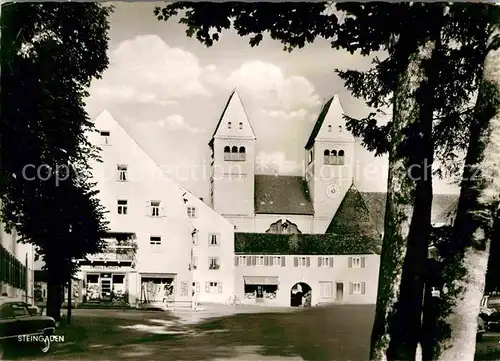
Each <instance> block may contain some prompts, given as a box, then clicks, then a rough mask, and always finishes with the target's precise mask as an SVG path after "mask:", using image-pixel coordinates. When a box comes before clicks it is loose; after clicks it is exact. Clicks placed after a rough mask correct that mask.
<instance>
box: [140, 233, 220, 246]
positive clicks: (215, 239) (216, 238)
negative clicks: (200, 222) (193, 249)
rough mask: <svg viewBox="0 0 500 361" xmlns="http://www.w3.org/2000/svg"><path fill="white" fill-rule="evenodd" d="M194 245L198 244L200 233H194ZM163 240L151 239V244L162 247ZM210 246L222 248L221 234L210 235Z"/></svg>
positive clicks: (154, 237)
mask: <svg viewBox="0 0 500 361" xmlns="http://www.w3.org/2000/svg"><path fill="white" fill-rule="evenodd" d="M192 239H193V244H194V245H197V244H198V231H195V232H193V233H192ZM161 240H162V238H161V237H160V236H151V237H149V244H151V245H154V246H158V245H161ZM208 245H209V246H220V234H219V233H209V234H208Z"/></svg>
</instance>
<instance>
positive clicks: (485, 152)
mask: <svg viewBox="0 0 500 361" xmlns="http://www.w3.org/2000/svg"><path fill="white" fill-rule="evenodd" d="M496 24H497V25H496V26H493V28H492V33H491V36H490V39H489V42H488V43H489V51H488V53H487V56H486V59H485V62H484V73H483V81H482V84H481V86H480V89H479V94H478V99H477V102H476V108H475V115H474V119H473V122H472V125H471V132H470V142H469V148H468V150H467V155H466V162H465V164H466V165H465V169H464V173H463V179H462V185H461V190H460V199H459V205H458V211H457V216H456V220H455V224H454V229H453V234H452V237H453V238H452V241H453V243H452V246H453V254H452V256H451V257H449V258H448V259H445V261H444V262H445V264H444V272H443V274H444V278H445V281H446V282H447V287H448V292H447V294H446V295H445V297H444V298H443V301H442V311H441V316H440V320H439V321H440V330H442V331H443V332H442V334H440V335H439V336H440V339H439V342H438V345H437V347H436V358H438V359H442V360H473V359H474V354H475V349H476V331H477V316H478V314H479V307H480V305H479V304H480V301H481V298H482V295H483V292H484V286H485V277H486V267H487V263H488V256H489V248H490V241H491V235H492V233H493V224H494V221H495V219H496V217H497V215H498V214H497V212H498V198H499V195H500V161H499V160H500V159H499V157H500V50H499V49H498V41H499V40H500V27H499V26H498V22H497V23H496ZM494 39H496V40H495V41H496V42H497V43H496V48H495V47H494V46H492V45H493V40H494Z"/></svg>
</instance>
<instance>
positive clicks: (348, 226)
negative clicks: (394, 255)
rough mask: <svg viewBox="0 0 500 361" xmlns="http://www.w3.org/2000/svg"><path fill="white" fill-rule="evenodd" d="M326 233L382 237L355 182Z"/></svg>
mask: <svg viewBox="0 0 500 361" xmlns="http://www.w3.org/2000/svg"><path fill="white" fill-rule="evenodd" d="M325 233H336V234H356V235H360V236H366V237H371V238H374V239H380V236H381V234H380V233H379V232H378V231H377V227H376V224H375V222H374V221H373V219H372V217H371V214H370V210H369V208H368V206H367V205H366V203H365V201H364V199H363V197H362V196H361V194H360V192H359V191H358V190H357V189H356V187H355V186H354V184H353V185H352V186H351V188H350V189H349V190H348V191H347V193H346V195H345V197H344V199H343V200H342V203H341V204H340V206H339V209H338V210H337V212H336V213H335V216H334V217H333V219H332V221H331V223H330V225H329V226H328V229H327V230H326V232H325Z"/></svg>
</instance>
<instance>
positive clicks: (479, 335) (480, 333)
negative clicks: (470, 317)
mask: <svg viewBox="0 0 500 361" xmlns="http://www.w3.org/2000/svg"><path fill="white" fill-rule="evenodd" d="M485 332H486V328H485V327H484V321H483V319H482V318H481V317H479V316H478V317H477V333H476V339H477V340H478V341H481V340H482V338H483V334H484V333H485Z"/></svg>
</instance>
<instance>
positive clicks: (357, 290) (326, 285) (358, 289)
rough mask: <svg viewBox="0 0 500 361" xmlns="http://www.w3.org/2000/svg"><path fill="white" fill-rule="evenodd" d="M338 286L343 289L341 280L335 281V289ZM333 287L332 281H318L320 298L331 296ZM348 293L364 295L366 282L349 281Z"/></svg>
mask: <svg viewBox="0 0 500 361" xmlns="http://www.w3.org/2000/svg"><path fill="white" fill-rule="evenodd" d="M339 286H340V287H341V288H342V289H343V287H344V285H343V283H341V282H337V289H338V288H339ZM333 291H334V288H333V282H332V281H320V282H319V297H320V298H333V296H334V294H333ZM348 291H349V294H350V295H356V294H358V295H364V294H365V293H366V282H361V281H359V282H349V290H348Z"/></svg>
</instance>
